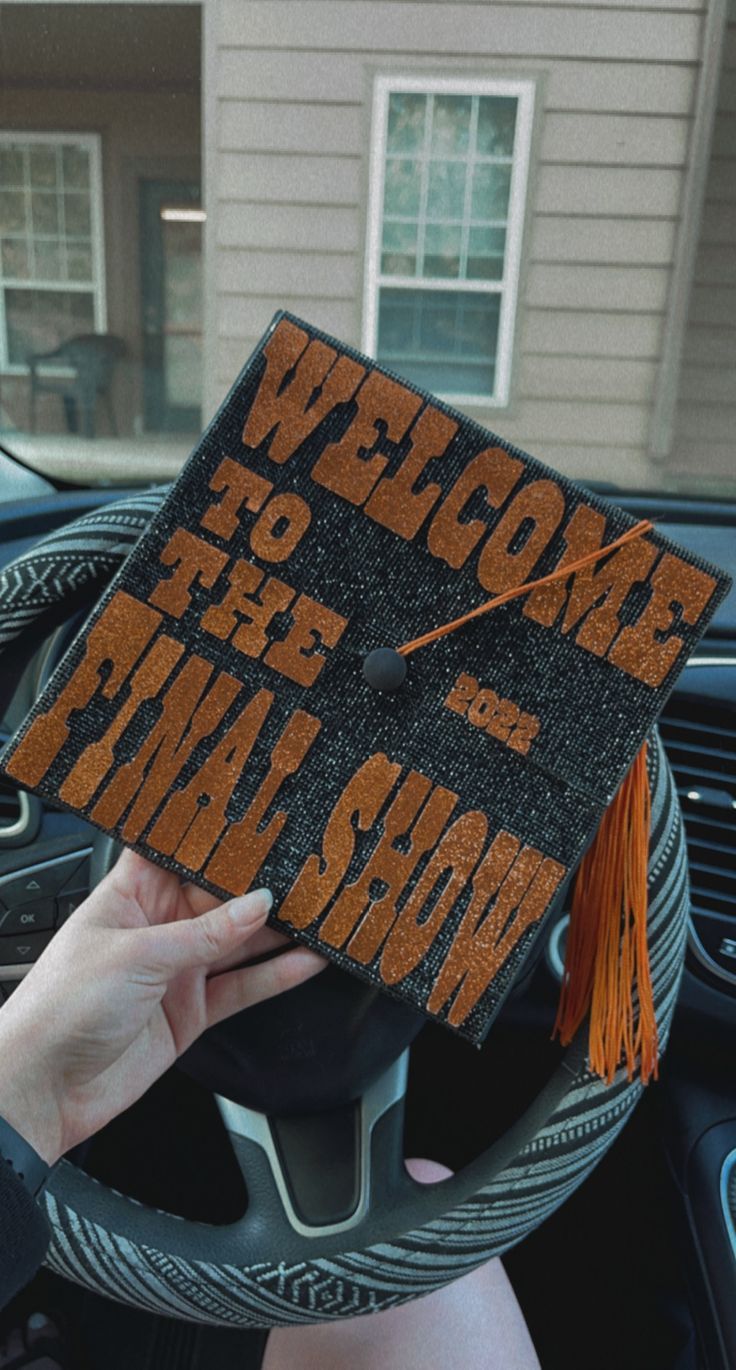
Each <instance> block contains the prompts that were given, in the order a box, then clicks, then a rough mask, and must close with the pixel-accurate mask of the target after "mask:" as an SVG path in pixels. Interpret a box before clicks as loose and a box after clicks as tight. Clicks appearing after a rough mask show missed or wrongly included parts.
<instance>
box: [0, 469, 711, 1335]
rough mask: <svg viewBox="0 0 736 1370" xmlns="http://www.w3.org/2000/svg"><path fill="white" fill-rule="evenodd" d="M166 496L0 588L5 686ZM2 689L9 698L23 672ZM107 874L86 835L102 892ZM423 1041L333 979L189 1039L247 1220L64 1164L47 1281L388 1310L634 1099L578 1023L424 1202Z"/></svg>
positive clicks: (368, 993)
mask: <svg viewBox="0 0 736 1370" xmlns="http://www.w3.org/2000/svg"><path fill="white" fill-rule="evenodd" d="M162 497H163V492H152V493H151V492H149V493H146V494H143V495H140V496H138V497H136V498H134V499H125V500H122V501H119V502H116V503H113V504H107V505H105V506H104V507H103V508H101V509H100V510H97V511H95V512H93V513H90V514H86V515H85V516H83V517H82V518H80V519H78V520H77V521H76V522H74V523H72V524H70V525H68V526H67V527H65V528H62V529H61V530H58V531H56V532H54V533H52V534H50V535H48V536H47V537H45V538H44V539H43V540H42V541H41V542H39V543H38V544H37V545H36V546H35V547H34V548H33V549H32V550H31V551H30V552H28V553H26V554H25V555H24V556H23V557H20V558H18V559H17V560H16V561H15V562H13V563H12V564H11V565H10V566H8V567H6V568H5V570H4V571H3V572H2V573H0V644H2V650H3V655H2V656H0V683H1V681H2V673H3V668H5V671H6V672H7V669H8V668H7V660H8V657H7V651H6V650H5V649H7V646H8V644H9V643H11V642H12V643H14V653H13V655H14V658H15V662H16V663H17V661H18V659H19V654H21V655H22V652H21V651H20V649H21V648H23V647H25V649H26V650H27V651H28V650H31V649H33V648H37V646H38V643H39V641H40V640H41V639H42V637H43V635H44V634H45V633H46V632H47V631H48V628H49V625H51V624H56V625H58V624H60V623H63V622H66V621H68V620H69V619H70V616H71V615H72V613H78V612H79V609H80V606H81V605H84V604H86V607H87V609H89V608H90V607H91V606H92V604H93V602H94V600H95V598H96V597H97V595H98V594H99V592H100V591H101V589H102V588H103V587H104V585H105V584H106V583H107V581H108V579H109V578H110V576H111V575H112V574H113V573H114V571H115V570H116V569H117V567H118V565H119V564H120V563H121V561H122V560H123V558H124V557H125V555H127V553H128V551H129V550H130V548H131V546H132V544H133V542H134V541H135V539H136V538H137V536H138V535H139V534H140V532H141V531H142V530H143V528H144V527H145V526H146V523H147V522H148V520H149V518H150V517H151V515H152V514H153V513H154V512H155V510H156V508H157V507H158V503H159V501H160V499H161V498H162ZM41 629H43V632H41ZM29 643H30V644H31V646H30V647H29ZM13 674H14V677H15V680H16V681H17V678H18V669H17V664H16V665H15V668H14V672H13ZM6 679H8V677H7V676H6ZM649 754H650V762H649V779H650V788H651V796H652V827H651V839H650V848H649V915H648V937H649V953H650V960H651V971H652V983H653V991H654V1003H655V1010H656V1016H657V1023H658V1030H659V1039H660V1044H661V1045H662V1046H664V1044H665V1042H666V1039H667V1036H668V1032H669V1027H670V1022H671V1019H672V1014H673V1010H674V1006H675V999H676V995H677V989H678V985H679V980H680V975H681V971H682V966H683V962H684V955H685V938H686V920H687V908H688V880H687V859H686V851H685V845H684V840H683V832H682V823H681V818H680V812H679V807H678V803H677V797H676V793H675V789H674V785H673V780H672V775H671V772H670V768H669V764H668V762H667V759H666V757H665V755H664V752H663V750H662V746H661V743H660V742H659V739H658V738H657V737H656V736H655V737H653V738H652V739H651V745H650V748H649ZM113 856H114V852H113V851H112V844H111V843H110V842H109V840H108V839H103V838H99V839H98V840H97V842H96V844H95V855H94V865H95V866H96V870H97V875H98V877H99V875H101V874H102V873H103V872H104V869H105V868H106V866H108V865H109V863H110V860H111V859H112V857H113ZM93 879H94V876H93ZM422 1024H423V1019H422V1018H421V1017H419V1016H418V1015H417V1014H416V1013H415V1012H414V1011H412V1010H410V1009H408V1008H406V1007H405V1006H404V1005H402V1004H399V1003H397V1002H395V1001H393V1000H390V999H388V998H387V997H386V996H384V995H381V994H380V993H378V992H377V991H376V990H375V989H374V988H372V987H370V986H367V985H363V984H362V983H360V982H359V981H358V980H357V979H353V978H352V977H349V976H347V975H345V974H344V973H343V972H341V971H339V970H337V969H336V968H334V967H330V968H328V970H326V971H325V972H324V973H323V974H322V975H321V976H319V977H317V979H316V980H313V981H311V982H309V983H308V984H306V985H302V986H300V987H299V988H298V989H296V990H293V991H291V992H290V993H289V994H286V995H283V996H280V997H279V998H278V999H276V1000H271V1001H269V1002H268V1003H265V1004H260V1005H257V1006H256V1007H254V1008H253V1009H250V1010H248V1011H247V1012H245V1013H242V1014H240V1015H238V1016H237V1017H236V1018H234V1019H231V1020H229V1021H228V1022H226V1023H224V1024H221V1025H220V1026H219V1027H218V1028H216V1029H213V1030H212V1031H211V1032H209V1033H207V1034H205V1037H204V1038H202V1039H200V1042H199V1043H197V1044H196V1045H195V1047H194V1048H192V1049H191V1051H190V1052H189V1053H187V1055H186V1056H185V1057H184V1058H182V1062H181V1064H182V1065H183V1067H184V1069H186V1070H188V1071H190V1073H191V1074H193V1075H194V1076H196V1077H197V1078H198V1079H199V1080H200V1082H205V1083H206V1084H207V1085H208V1087H209V1088H210V1089H213V1090H214V1091H215V1093H216V1095H217V1100H218V1107H219V1110H220V1114H221V1116H222V1119H223V1122H224V1124H225V1127H226V1129H227V1131H228V1133H229V1135H230V1140H231V1143H232V1149H233V1152H234V1155H235V1157H236V1160H237V1163H238V1165H239V1167H240V1169H241V1171H242V1174H243V1177H244V1180H245V1184H246V1188H247V1194H248V1204H247V1209H246V1211H245V1213H244V1215H243V1216H242V1217H241V1218H240V1219H239V1220H238V1221H236V1222H234V1223H232V1224H230V1225H226V1226H214V1225H212V1226H210V1225H207V1224H204V1223H198V1222H191V1221H188V1220H185V1219H182V1218H180V1217H177V1216H173V1215H172V1214H169V1213H165V1212H160V1211H158V1210H156V1209H153V1208H150V1207H147V1206H145V1205H143V1204H141V1203H139V1202H137V1201H135V1200H133V1199H131V1198H128V1197H126V1196H125V1195H123V1194H120V1193H117V1192H116V1191H115V1190H113V1189H112V1188H109V1187H107V1186H106V1185H103V1184H101V1183H100V1182H99V1181H97V1180H95V1179H93V1178H91V1177H90V1176H89V1175H87V1174H86V1173H85V1172H84V1171H83V1170H82V1169H80V1168H79V1167H77V1166H76V1165H74V1164H72V1163H71V1162H70V1161H69V1160H64V1161H62V1162H61V1163H60V1164H59V1166H58V1167H57V1168H56V1169H55V1171H54V1172H53V1174H52V1177H51V1180H50V1183H49V1185H48V1186H47V1189H46V1191H45V1196H44V1197H45V1204H46V1211H47V1215H48V1219H49V1223H50V1225H51V1229H52V1241H51V1246H50V1250H49V1255H48V1264H49V1265H50V1266H51V1267H52V1269H54V1270H56V1271H57V1272H59V1273H60V1274H62V1275H65V1276H67V1277H69V1278H70V1279H72V1280H75V1281H77V1282H78V1283H79V1284H81V1285H84V1286H86V1287H87V1288H88V1289H91V1290H95V1291H97V1292H98V1293H101V1294H104V1295H107V1296H108V1297H112V1298H115V1299H118V1300H120V1301H122V1302H124V1303H128V1304H131V1305H134V1306H136V1307H141V1308H146V1309H150V1310H152V1311H155V1312H158V1313H162V1314H166V1315H168V1316H174V1317H180V1318H185V1319H189V1320H191V1321H194V1322H200V1323H211V1324H216V1325H223V1324H227V1325H231V1326H236V1327H275V1326H283V1325H290V1324H297V1323H310V1322H325V1321H330V1320H332V1319H336V1318H343V1317H353V1316H354V1315H356V1314H360V1313H366V1312H370V1311H374V1310H379V1309H384V1308H388V1307H393V1306H395V1305H397V1304H400V1303H403V1302H406V1301H407V1300H409V1299H412V1298H415V1297H417V1296H419V1295H421V1294H425V1293H428V1292H430V1291H431V1290H434V1289H437V1288H439V1287H440V1286H441V1285H444V1284H446V1283H448V1282H449V1281H451V1280H453V1279H456V1278H457V1277H458V1276H460V1275H463V1274H465V1273H466V1272H467V1271H469V1270H471V1269H472V1268H473V1267H475V1266H477V1265H479V1264H481V1263H482V1262H484V1261H487V1260H488V1259H489V1258H490V1257H492V1256H498V1255H500V1254H502V1253H503V1252H504V1251H506V1250H507V1249H508V1248H509V1247H511V1246H513V1245H515V1243H517V1242H519V1241H520V1240H521V1239H522V1238H523V1237H524V1236H526V1235H527V1234H528V1233H529V1232H531V1231H532V1230H533V1229H534V1228H535V1227H536V1226H537V1225H538V1224H539V1223H541V1222H542V1221H543V1219H544V1218H546V1217H547V1216H548V1215H549V1214H550V1213H552V1212H553V1211H554V1210H555V1209H556V1208H557V1207H558V1206H559V1205H560V1204H561V1203H562V1202H563V1201H564V1200H565V1199H566V1198H567V1196H568V1195H569V1194H571V1193H572V1192H573V1190H574V1189H576V1188H577V1186H578V1185H579V1184H580V1183H581V1182H582V1181H583V1180H584V1179H585V1178H586V1176H587V1175H588V1174H589V1172H590V1171H591V1170H592V1168H593V1167H594V1166H595V1165H596V1163H597V1162H598V1161H599V1160H600V1159H601V1157H602V1156H603V1155H604V1154H605V1152H606V1151H607V1149H608V1148H609V1147H610V1145H611V1143H612V1142H613V1141H614V1139H615V1138H616V1136H617V1135H618V1133H619V1132H620V1131H621V1129H622V1128H623V1126H624V1124H625V1123H626V1121H627V1119H628V1117H629V1115H630V1114H631V1112H632V1109H633V1108H634V1106H635V1104H636V1102H637V1100H638V1098H639V1096H640V1094H641V1088H642V1086H641V1083H640V1081H639V1080H638V1079H634V1080H633V1081H629V1080H628V1079H627V1077H626V1074H625V1071H624V1070H619V1072H618V1073H617V1075H616V1077H615V1079H614V1080H613V1082H612V1083H611V1084H610V1085H608V1084H606V1083H605V1082H604V1081H603V1080H601V1079H599V1078H598V1077H597V1076H595V1075H593V1074H591V1072H590V1071H589V1069H588V1066H587V1062H586V1041H587V1027H586V1025H584V1026H583V1029H582V1030H581V1033H580V1034H578V1037H577V1038H576V1040H575V1041H574V1042H573V1043H572V1045H571V1046H570V1047H569V1048H568V1050H567V1051H566V1053H565V1054H564V1056H563V1058H562V1061H561V1064H560V1065H559V1066H558V1068H557V1069H555V1070H554V1071H553V1073H552V1075H551V1077H550V1078H549V1079H548V1081H547V1083H546V1084H545V1085H544V1087H543V1088H542V1090H541V1092H540V1093H539V1094H538V1096H537V1097H536V1098H535V1099H534V1101H533V1102H532V1103H531V1104H530V1105H529V1106H528V1107H527V1108H526V1109H525V1111H524V1112H523V1114H522V1116H521V1117H519V1118H518V1119H517V1121H516V1122H514V1123H513V1125H512V1126H511V1127H510V1129H509V1130H508V1131H507V1132H506V1134H505V1135H504V1136H502V1137H501V1138H500V1139H498V1140H497V1141H495V1142H494V1143H493V1145H491V1146H490V1147H489V1148H488V1149H487V1150H485V1151H484V1152H483V1153H482V1154H481V1155H479V1156H478V1157H477V1158H476V1159H475V1160H473V1161H472V1162H471V1163H470V1164H468V1165H467V1166H465V1167H464V1168H463V1169H461V1170H459V1171H458V1172H457V1173H456V1174H455V1175H453V1176H452V1177H451V1178H449V1179H447V1180H444V1181H442V1182H440V1183H438V1184H429V1185H427V1184H418V1183H417V1182H415V1181H414V1180H412V1179H411V1178H410V1176H409V1174H408V1173H407V1171H406V1168H405V1166H404V1163H403V1118H404V1098H405V1090H406V1079H407V1058H408V1054H409V1048H410V1044H411V1042H412V1040H413V1038H414V1037H415V1036H416V1034H417V1032H418V1031H419V1029H420V1028H421V1026H422Z"/></svg>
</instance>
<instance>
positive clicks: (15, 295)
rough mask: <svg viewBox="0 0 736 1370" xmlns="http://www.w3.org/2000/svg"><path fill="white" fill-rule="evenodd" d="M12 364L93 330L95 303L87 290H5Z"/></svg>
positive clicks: (20, 362) (9, 350) (21, 362)
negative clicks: (77, 334)
mask: <svg viewBox="0 0 736 1370" xmlns="http://www.w3.org/2000/svg"><path fill="white" fill-rule="evenodd" d="M5 314H6V318H7V325H8V353H9V359H10V364H11V366H18V365H23V363H24V362H25V361H26V359H27V357H28V356H30V355H31V354H32V353H34V352H48V351H50V350H51V348H53V347H57V346H58V344H59V343H60V342H64V340H65V339H66V338H71V337H73V336H74V334H75V333H91V332H93V330H94V303H93V297H92V295H91V294H88V293H87V292H86V291H65V290H13V289H9V290H6V291H5Z"/></svg>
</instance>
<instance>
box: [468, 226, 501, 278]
mask: <svg viewBox="0 0 736 1370" xmlns="http://www.w3.org/2000/svg"><path fill="white" fill-rule="evenodd" d="M505 246H506V229H505V228H487V227H483V228H471V230H470V234H469V237H468V264H467V267H466V271H465V274H466V276H467V277H468V278H469V279H470V280H479V281H500V279H501V277H502V276H503V254H504V248H505Z"/></svg>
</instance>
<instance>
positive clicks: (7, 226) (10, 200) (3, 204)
mask: <svg viewBox="0 0 736 1370" xmlns="http://www.w3.org/2000/svg"><path fill="white" fill-rule="evenodd" d="M25 227H26V207H25V198H24V195H23V191H22V190H3V191H0V233H23V232H24V231H25Z"/></svg>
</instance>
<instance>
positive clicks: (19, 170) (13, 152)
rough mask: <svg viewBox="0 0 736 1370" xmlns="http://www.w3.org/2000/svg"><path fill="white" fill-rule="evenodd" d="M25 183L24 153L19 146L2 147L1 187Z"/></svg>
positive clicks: (0, 153) (0, 157) (0, 150)
mask: <svg viewBox="0 0 736 1370" xmlns="http://www.w3.org/2000/svg"><path fill="white" fill-rule="evenodd" d="M22 185H23V153H22V151H21V149H20V148H19V147H5V148H2V149H0V188H2V189H3V190H5V189H7V188H8V187H10V186H22Z"/></svg>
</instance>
